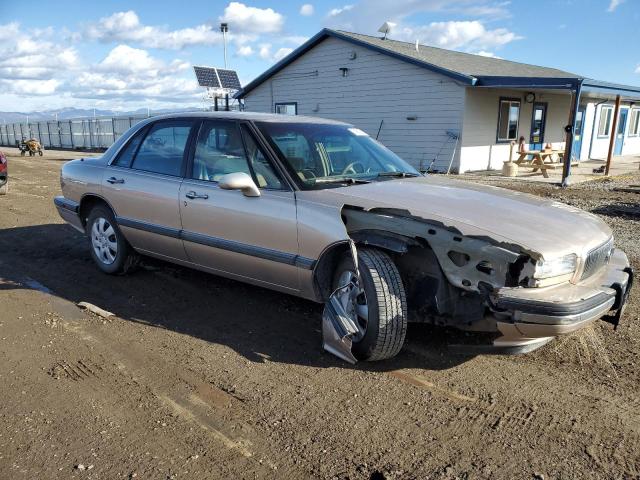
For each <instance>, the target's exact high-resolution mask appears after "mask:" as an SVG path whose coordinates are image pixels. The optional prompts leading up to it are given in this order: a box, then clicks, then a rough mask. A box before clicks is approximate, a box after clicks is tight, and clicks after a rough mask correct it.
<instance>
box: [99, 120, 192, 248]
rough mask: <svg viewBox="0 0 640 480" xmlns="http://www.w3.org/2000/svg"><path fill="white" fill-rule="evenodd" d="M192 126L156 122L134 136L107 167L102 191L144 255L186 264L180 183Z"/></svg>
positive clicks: (167, 121) (119, 222) (170, 122)
mask: <svg viewBox="0 0 640 480" xmlns="http://www.w3.org/2000/svg"><path fill="white" fill-rule="evenodd" d="M192 125H193V123H192V122H191V121H189V120H166V121H158V122H156V123H154V124H153V125H152V126H151V127H149V128H147V129H143V131H141V132H140V133H138V134H137V135H136V136H134V137H133V138H132V139H131V140H130V141H129V143H128V144H127V145H126V146H125V148H124V149H123V150H122V151H121V152H120V154H119V155H118V157H117V158H116V159H115V160H114V161H113V163H112V164H111V165H110V166H109V167H107V168H106V169H105V173H104V177H103V179H102V192H103V195H104V197H105V198H106V199H107V201H108V202H109V203H110V204H111V206H112V207H113V209H114V211H115V214H116V220H117V222H118V225H119V226H120V228H121V229H122V232H123V234H124V236H125V237H126V238H127V240H128V241H129V243H131V245H133V247H134V248H136V249H137V250H139V251H141V252H142V253H147V254H152V255H157V256H161V257H167V258H168V259H172V258H173V259H178V260H186V259H187V257H186V253H185V251H184V246H183V244H182V240H181V239H180V229H181V224H180V197H179V195H180V184H181V183H182V174H183V165H184V163H185V157H186V153H185V150H186V146H187V145H188V139H189V135H190V132H191V129H192Z"/></svg>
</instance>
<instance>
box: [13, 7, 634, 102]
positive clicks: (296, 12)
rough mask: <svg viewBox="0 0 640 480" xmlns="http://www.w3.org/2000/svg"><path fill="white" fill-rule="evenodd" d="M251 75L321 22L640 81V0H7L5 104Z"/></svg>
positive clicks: (98, 98) (168, 92) (141, 93)
mask: <svg viewBox="0 0 640 480" xmlns="http://www.w3.org/2000/svg"><path fill="white" fill-rule="evenodd" d="M221 20H225V21H227V22H228V23H229V38H228V59H229V67H230V68H234V69H236V70H238V73H239V76H240V79H241V81H242V83H246V82H248V81H250V80H251V79H252V78H254V77H255V76H256V75H258V74H259V73H261V72H262V71H264V70H265V69H266V68H268V67H269V66H270V65H272V64H273V63H275V62H276V61H278V60H279V59H281V58H282V57H284V56H285V55H286V54H288V53H289V52H291V51H292V50H293V49H294V48H296V47H297V46H299V45H300V44H301V43H302V42H304V41H305V40H306V39H308V38H309V37H311V36H312V35H313V34H315V33H316V32H317V31H319V30H320V29H321V28H323V27H332V28H342V29H346V30H351V31H357V32H360V33H366V34H374V35H375V34H376V30H377V29H378V27H379V26H380V25H381V24H382V23H383V22H384V21H391V22H393V23H395V26H394V28H393V30H392V33H391V34H390V37H391V38H395V39H399V40H406V41H410V42H415V40H416V39H418V40H419V41H420V43H423V44H430V45H436V46H440V47H444V48H451V49H455V50H460V51H465V52H471V53H479V54H482V55H495V56H499V57H502V58H506V59H509V60H515V61H520V62H526V63H533V64H538V65H545V66H553V67H557V68H561V69H563V70H568V71H570V72H574V73H578V74H581V75H585V76H587V77H592V78H596V79H599V80H608V81H613V82H618V83H626V84H632V85H640V48H638V45H640V36H639V27H640V0H539V1H524V0H520V1H519V0H514V1H511V2H509V1H503V0H331V1H322V2H321V1H314V0H302V1H300V2H292V1H287V2H282V1H280V2H277V1H273V0H272V1H262V0H261V1H249V0H241V1H234V2H229V1H187V0H184V1H182V2H176V1H172V2H162V1H133V0H130V1H122V0H116V1H108V2H104V1H103V2H90V1H86V0H85V1H82V2H80V1H67V0H57V1H55V2H54V1H39V2H37V1H29V0H22V1H21V2H8V1H4V0H2V1H0V110H3V111H22V112H27V111H33V110H44V109H51V108H63V107H82V108H92V107H96V108H109V109H116V110H132V109H135V108H140V107H149V108H152V109H154V108H166V107H169V108H170V107H174V106H202V104H203V101H202V91H201V90H200V89H199V88H198V86H197V84H196V83H195V79H194V76H193V72H192V68H191V67H192V66H193V65H214V66H223V64H224V60H223V49H222V41H221V36H220V33H219V31H218V26H219V23H220V21H221Z"/></svg>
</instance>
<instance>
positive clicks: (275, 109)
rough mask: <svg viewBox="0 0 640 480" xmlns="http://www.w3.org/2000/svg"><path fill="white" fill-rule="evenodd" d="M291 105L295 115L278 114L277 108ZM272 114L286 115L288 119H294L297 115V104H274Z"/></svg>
mask: <svg viewBox="0 0 640 480" xmlns="http://www.w3.org/2000/svg"><path fill="white" fill-rule="evenodd" d="M290 105H293V108H294V110H295V113H294V114H293V115H289V114H288V113H278V107H280V106H290ZM273 113H275V114H276V115H288V116H290V117H295V116H297V115H298V102H276V103H274V104H273Z"/></svg>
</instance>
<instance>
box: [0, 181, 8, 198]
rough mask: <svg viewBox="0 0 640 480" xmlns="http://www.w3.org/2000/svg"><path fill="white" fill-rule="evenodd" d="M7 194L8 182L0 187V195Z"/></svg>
mask: <svg viewBox="0 0 640 480" xmlns="http://www.w3.org/2000/svg"><path fill="white" fill-rule="evenodd" d="M7 193H9V182H8V181H7V182H6V183H5V184H4V185H2V186H0V195H6V194H7Z"/></svg>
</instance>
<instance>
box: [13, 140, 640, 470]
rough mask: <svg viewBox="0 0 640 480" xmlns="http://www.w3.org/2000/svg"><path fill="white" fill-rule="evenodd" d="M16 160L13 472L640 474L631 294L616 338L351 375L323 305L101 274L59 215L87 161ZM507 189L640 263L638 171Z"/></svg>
mask: <svg viewBox="0 0 640 480" xmlns="http://www.w3.org/2000/svg"><path fill="white" fill-rule="evenodd" d="M6 151H7V153H9V168H10V175H11V178H10V192H9V195H7V196H6V197H0V385H2V388H0V423H1V424H2V428H1V429H0V478H3V479H4V478H7V479H23V478H24V479H27V478H29V479H32V478H46V479H54V478H79V479H80V478H81V479H103V478H105V479H132V478H145V479H147V478H148V479H169V478H247V479H248V478H285V479H288V478H291V479H301V478H326V479H331V478H337V479H347V478H348V479H372V480H380V479H405V478H406V479H426V478H432V479H455V478H459V479H472V478H482V479H484V478H495V479H533V478H537V479H542V478H545V479H549V478H561V479H573V478H576V479H577V478H611V479H620V478H629V479H631V478H639V477H640V391H639V388H638V385H640V375H639V373H638V372H639V360H638V359H639V357H638V355H639V353H640V342H639V340H640V302H639V295H638V293H637V292H638V289H637V288H636V289H635V291H634V292H633V293H632V296H631V303H630V305H629V308H628V310H627V313H626V316H625V318H624V320H623V323H622V325H621V326H620V327H619V328H618V331H616V332H614V331H613V329H612V327H611V325H608V324H605V323H604V322H600V323H597V324H595V325H593V326H592V327H590V328H588V329H586V330H584V331H582V332H581V333H579V334H576V335H572V336H569V337H565V338H562V339H560V340H558V341H555V342H552V343H551V344H549V345H547V346H545V347H544V348H542V349H540V350H538V351H536V352H533V353H531V354H528V355H524V356H515V357H514V356H497V355H493V356H475V357H473V356H461V355H453V354H451V353H450V352H449V351H448V350H447V335H446V332H443V331H441V330H437V329H432V328H429V327H426V326H417V325H412V326H411V328H410V329H409V333H408V342H407V345H406V347H405V349H404V350H403V352H402V353H401V354H400V355H399V356H398V357H397V358H395V359H394V360H392V361H387V362H384V363H376V364H366V363H360V364H358V365H356V366H354V367H352V366H349V365H347V364H345V363H342V362H340V361H339V360H337V359H335V358H334V357H332V356H331V355H328V354H326V353H325V352H323V351H322V349H321V347H320V341H321V336H320V314H321V308H320V307H319V306H318V305H315V304H313V303H310V302H307V301H303V300H299V299H296V298H293V297H287V296H284V295H281V294H278V293H274V292H270V291H268V290H264V289H261V288H256V287H252V286H247V285H243V284H241V283H237V282H234V281H230V280H225V279H221V278H217V277H214V276H211V275H206V274H203V273H199V272H195V271H190V270H187V269H184V268H180V267H176V266H172V265H168V264H164V263H161V262H156V261H149V262H146V263H145V266H144V268H142V269H141V270H140V271H138V272H136V273H135V274H133V275H130V276H125V277H110V276H106V275H103V274H101V273H100V272H99V271H98V269H97V268H95V267H94V266H93V264H92V262H91V259H90V257H89V253H88V249H87V246H86V243H85V239H84V238H83V237H82V236H81V235H79V234H77V233H76V232H75V231H74V230H73V229H72V228H70V227H68V226H66V225H64V224H62V221H61V219H60V218H59V217H58V215H57V213H56V211H55V209H54V207H53V204H52V198H53V196H54V195H56V194H58V192H59V183H58V176H59V169H60V166H61V165H62V160H63V159H69V158H73V157H74V156H76V157H77V155H76V154H70V153H68V152H49V151H48V152H45V156H44V157H43V158H40V157H35V158H29V157H26V158H21V157H19V156H17V155H16V150H15V149H6ZM469 178H470V179H471V180H473V181H482V182H487V183H493V182H497V180H494V179H490V178H489V179H487V178H480V177H477V178H476V177H469ZM496 184H498V185H499V186H504V187H507V188H513V189H517V190H521V191H525V192H530V193H534V194H537V195H543V196H549V197H552V198H554V199H557V200H560V201H563V202H566V203H569V204H571V205H575V206H578V207H581V208H584V209H586V210H589V211H592V212H595V213H597V214H598V215H601V216H602V218H603V219H604V220H605V221H606V222H607V223H609V224H610V225H611V226H612V227H613V229H614V231H615V235H616V238H617V246H618V247H619V248H622V249H623V250H625V251H626V252H627V253H628V255H629V257H630V259H631V261H632V263H633V265H634V267H635V268H636V270H638V269H639V268H640V245H639V244H640V195H637V194H632V193H620V192H615V191H613V188H614V187H616V186H620V185H627V184H640V176H638V175H635V176H629V177H625V178H621V179H615V180H607V181H600V182H597V183H589V184H583V185H579V186H575V187H572V188H570V189H567V190H561V189H559V188H556V187H552V186H549V185H542V184H535V185H534V184H530V183H515V182H513V183H511V182H505V181H502V180H501V181H499V183H496ZM80 301H86V302H90V303H92V304H95V305H98V306H100V307H102V308H104V309H106V310H108V311H111V312H114V313H115V316H114V317H111V318H110V319H108V320H107V319H103V318H101V317H98V316H96V315H93V314H91V313H88V312H86V311H83V310H80V309H79V308H78V307H76V305H75V303H77V302H80Z"/></svg>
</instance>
